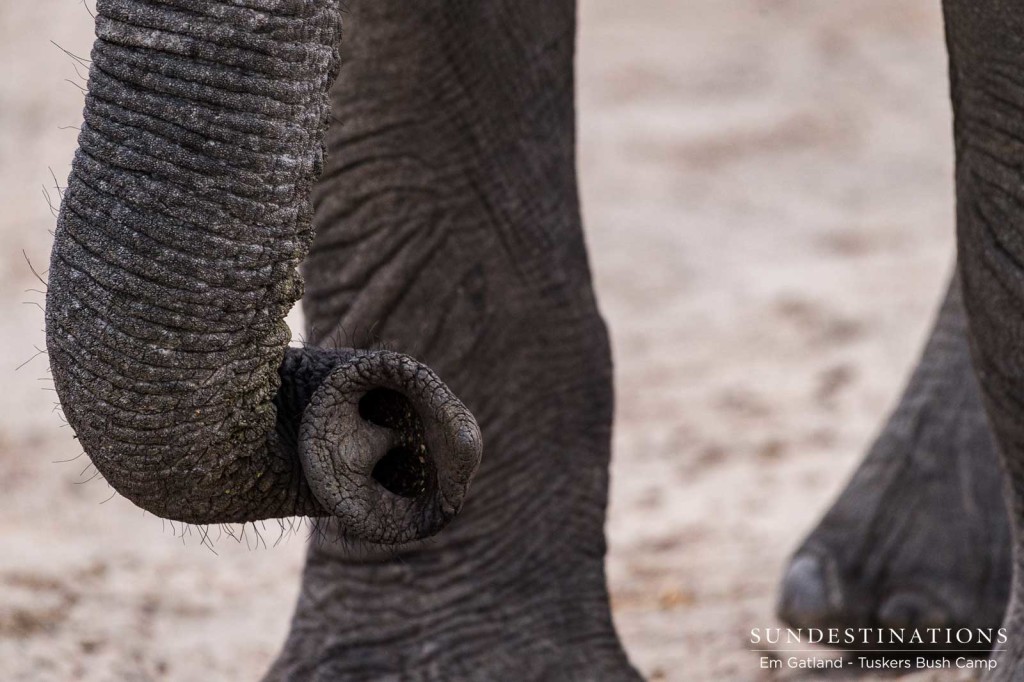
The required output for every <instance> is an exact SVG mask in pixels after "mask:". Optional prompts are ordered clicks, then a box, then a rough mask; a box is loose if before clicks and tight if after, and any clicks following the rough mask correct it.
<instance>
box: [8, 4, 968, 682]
mask: <svg viewBox="0 0 1024 682" xmlns="http://www.w3.org/2000/svg"><path fill="white" fill-rule="evenodd" d="M88 1H89V3H90V4H91V3H92V0H88ZM580 12H581V22H580V43H579V63H578V84H579V97H578V99H579V124H580V131H579V141H580V155H579V161H580V172H581V182H582V194H583V208H584V216H585V220H586V225H587V230H588V240H589V245H590V249H591V259H592V262H593V265H594V270H595V273H596V278H597V288H598V295H599V298H600V302H601V305H602V308H603V311H604V313H605V315H606V317H607V319H608V322H609V324H610V327H611V331H612V338H613V344H614V352H615V359H616V363H617V364H616V381H617V390H618V397H617V422H616V433H615V459H614V463H613V478H612V500H611V510H610V517H609V523H608V530H609V541H610V555H609V559H608V568H609V579H610V583H611V592H612V600H613V607H614V613H615V619H616V622H617V624H618V627H619V630H620V633H621V634H622V637H623V639H624V640H625V643H626V646H627V649H628V650H629V652H630V655H631V657H632V659H633V661H634V662H635V664H636V665H637V666H638V667H639V669H640V670H641V671H642V672H643V673H644V674H645V675H646V676H648V677H649V678H650V679H652V680H719V681H730V680H752V679H761V678H760V677H759V675H765V676H766V677H767V673H765V672H762V671H758V670H757V668H756V658H755V656H756V654H753V653H750V652H748V651H747V649H748V648H749V646H750V645H749V644H748V633H749V629H750V628H751V627H766V626H769V625H774V624H775V621H774V617H773V601H774V591H775V585H776V582H777V580H778V576H779V573H780V570H781V568H782V565H783V562H784V561H785V559H786V557H787V556H788V554H789V553H790V552H791V551H792V550H793V549H794V548H795V547H796V545H797V543H798V542H799V541H800V539H801V538H802V537H803V535H804V534H805V532H806V531H807V530H809V529H810V528H811V527H812V526H813V525H814V523H815V522H816V521H817V518H818V516H819V515H820V514H821V513H822V512H823V511H824V510H825V508H826V506H827V505H828V503H829V502H830V501H831V499H832V498H833V497H834V495H835V494H836V493H837V492H838V491H839V490H840V488H841V487H842V485H843V483H844V482H845V480H846V478H847V477H848V476H849V474H850V473H851V472H852V470H853V467H854V466H855V465H856V463H857V462H858V460H859V458H860V455H861V453H862V452H863V450H864V448H865V446H866V445H867V444H868V443H869V442H870V439H871V437H872V436H873V435H874V433H875V430H876V429H877V428H878V427H879V425H880V423H881V420H882V419H883V417H884V416H885V415H886V413H887V411H888V410H889V409H890V407H891V406H892V405H893V403H894V400H895V398H896V397H897V395H898V392H899V389H900V388H901V386H902V382H903V380H904V377H905V375H906V372H907V371H908V370H909V368H910V366H911V363H912V362H913V361H914V359H915V357H916V354H917V352H918V349H919V347H920V346H921V344H922V342H923V339H924V334H925V331H926V328H927V326H928V323H929V321H930V318H931V315H932V312H933V309H934V308H935V306H936V303H937V302H938V299H939V296H940V294H941V292H942V291H943V287H944V280H945V277H946V275H947V273H948V271H949V270H950V268H951V267H952V262H953V195H952V144H951V134H950V110H949V104H948V99H947V86H946V73H945V69H946V60H945V52H944V48H943V42H942V24H941V16H940V13H939V3H937V2H935V1H934V0H928V1H925V0H845V1H844V2H841V3H840V2H823V1H822V0H688V1H687V2H678V1H675V0H633V1H632V2H628V3H626V2H621V1H615V0H581V9H580ZM92 30H93V28H92V19H91V17H90V16H89V14H88V12H87V8H86V7H85V6H84V5H83V4H82V3H81V0H32V2H16V1H15V0H0V64H2V65H3V66H2V70H0V74H2V78H0V282H2V286H0V307H2V309H3V315H4V320H5V321H4V324H3V325H2V326H0V377H3V381H2V383H0V386H2V388H0V679H3V680H19V681H21V680H33V681H34V680H45V681H50V680H53V681H60V682H66V681H68V680H87V681H90V682H92V681H107V680H118V681H120V680H130V681H136V680H137V681H148V680H174V681H183V682H184V681H187V682H193V681H195V680H203V681H204V682H207V681H210V682H218V681H221V680H224V681H228V680H230V681H238V680H241V681H244V680H257V679H258V678H259V675H260V674H261V673H262V672H263V671H264V670H265V669H266V667H267V666H268V664H269V663H270V661H271V660H272V657H273V656H274V655H275V653H276V651H277V649H278V647H279V646H280V644H281V642H282V641H283V637H284V635H285V632H286V628H287V624H288V620H289V618H290V615H291V609H292V605H293V603H294V600H295V596H296V593H297V590H298V584H299V583H298V575H299V571H300V569H301V565H302V558H303V550H304V544H305V543H304V535H303V534H302V533H299V534H297V535H293V536H289V537H284V538H279V533H278V530H277V527H276V524H274V525H273V527H269V526H268V530H266V531H263V533H262V535H263V537H262V539H260V538H258V537H257V535H256V533H255V532H254V529H253V528H252V527H248V528H247V530H246V532H245V533H242V532H241V531H240V530H238V529H236V530H235V531H233V532H232V534H231V535H228V534H227V533H224V532H218V531H216V530H215V531H214V532H213V534H212V536H211V542H210V543H209V544H211V545H212V549H211V548H210V547H208V546H205V544H204V543H203V541H202V538H200V537H199V536H198V534H197V533H196V532H195V531H194V530H190V529H188V528H185V529H183V528H181V527H180V526H177V525H173V526H172V525H171V524H168V523H164V522H162V521H161V520H160V519H158V518H155V517H153V516H151V515H147V514H144V513H143V512H142V511H141V510H139V509H137V508H135V507H133V506H132V505H131V504H129V503H128V502H126V501H125V500H123V499H121V498H119V497H117V496H112V495H111V493H112V491H111V489H110V488H109V487H108V486H107V485H106V483H104V482H103V481H102V480H101V479H99V478H98V477H94V474H95V470H94V469H93V468H92V467H91V466H89V465H88V461H87V460H86V458H85V457H79V458H77V459H75V458H76V456H78V455H79V453H80V450H79V449H78V447H77V445H76V443H75V441H73V440H72V438H71V433H70V432H69V430H68V429H67V428H61V422H60V420H59V418H58V417H57V415H56V414H55V413H54V410H53V408H54V401H55V399H56V398H55V394H54V393H53V391H52V387H51V385H50V382H49V381H48V378H47V364H46V357H45V356H44V355H40V356H38V357H34V356H36V355H37V349H39V348H42V347H43V343H44V341H43V333H42V326H43V316H42V311H41V308H40V306H41V304H42V303H43V296H42V295H41V294H40V293H39V291H40V290H42V286H41V285H40V283H39V282H38V281H37V280H36V278H35V276H34V275H33V272H32V269H31V268H30V266H29V264H28V262H31V263H32V265H34V267H35V269H36V270H37V271H39V272H43V271H44V270H45V269H46V267H47V261H48V257H49V248H50V240H51V236H50V234H49V230H50V229H52V227H53V225H54V218H53V215H52V214H51V209H50V206H49V205H48V201H47V198H46V197H45V196H44V192H45V194H47V195H48V196H49V200H50V203H52V204H53V205H54V206H56V205H57V202H58V201H59V196H58V191H57V190H56V189H55V184H56V183H55V179H54V178H56V182H57V183H59V184H60V185H61V186H63V184H64V180H65V178H66V177H67V173H68V170H69V165H70V161H71V156H72V152H73V149H74V146H75V137H76V135H77V131H76V130H75V128H76V127H77V126H78V125H79V124H80V120H81V108H82V91H81V87H82V85H83V80H82V78H81V77H80V76H83V75H85V70H84V69H83V68H82V67H81V66H78V67H77V73H76V63H75V61H74V60H73V59H72V58H70V57H69V56H67V55H66V54H65V53H64V52H63V51H62V50H61V49H59V48H58V47H57V46H55V45H54V44H53V43H56V44H57V45H59V46H60V47H61V48H63V49H65V50H68V51H69V52H72V53H75V54H78V55H81V56H85V57H87V56H88V51H89V46H90V45H91V42H92ZM51 170H52V175H51ZM23 252H24V256H23ZM68 460H70V461H68ZM232 536H234V537H232ZM278 540H280V541H279V542H278ZM772 679H779V678H778V677H774V678H772ZM812 679H813V674H812ZM914 679H915V680H923V679H930V678H928V677H927V676H919V677H916V678H914ZM935 679H955V676H953V677H949V676H947V677H942V678H935Z"/></svg>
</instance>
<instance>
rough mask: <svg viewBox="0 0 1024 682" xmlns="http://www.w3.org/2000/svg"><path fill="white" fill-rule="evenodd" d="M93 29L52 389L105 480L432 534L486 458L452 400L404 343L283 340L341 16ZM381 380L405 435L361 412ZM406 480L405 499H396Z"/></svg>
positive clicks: (194, 20)
mask: <svg viewBox="0 0 1024 682" xmlns="http://www.w3.org/2000/svg"><path fill="white" fill-rule="evenodd" d="M96 33H97V41H96V43H95V46H94V48H93V51H92V59H93V65H92V68H91V70H90V74H89V89H88V95H87V97H86V106H85V112H84V118H85V122H84V124H83V126H82V132H81V135H80V136H79V149H78V151H77V153H76V155H75V160H74V164H73V167H72V172H71V176H70V177H69V180H68V189H67V192H66V194H65V198H64V202H63V205H62V207H61V213H60V218H59V221H58V227H57V232H56V237H55V241H54V248H53V254H52V258H51V267H50V281H49V291H48V294H47V309H46V322H47V346H48V349H49V353H50V360H51V366H52V368H53V376H54V379H55V383H56V387H57V391H58V394H59V396H60V398H61V403H62V406H63V408H64V412H65V414H66V415H67V418H68V421H69V423H70V424H71V426H72V427H73V428H74V429H75V432H76V434H77V436H78V438H79V439H80V440H81V442H82V445H83V447H84V448H85V451H86V452H87V453H88V455H89V457H90V458H91V459H92V461H93V463H94V464H95V465H96V468H97V469H98V470H99V471H100V472H101V473H102V474H103V475H104V476H105V477H106V479H107V480H108V482H109V483H110V484H111V485H112V486H113V487H114V488H115V489H116V490H118V491H119V492H120V493H121V494H123V495H124V496H125V497H127V498H129V499H130V500H132V501H133V502H135V503H136V504H138V505H140V506H142V507H143V508H145V509H147V510H149V511H151V512H153V513H154V514H157V515H159V516H162V517H165V518H170V519H176V520H181V521H186V522H191V523H215V522H244V521H253V520H258V519H264V518H270V517H281V516H291V515H311V516H322V515H328V514H330V515H334V516H335V517H336V518H338V519H339V522H340V526H341V531H342V532H343V533H344V534H345V535H348V536H352V537H358V538H362V539H366V540H372V541H402V540H409V539H413V538H419V537H424V536H426V535H429V534H432V533H434V532H437V531H438V530H439V529H440V528H441V527H442V526H443V525H445V524H446V523H447V522H448V520H450V519H451V517H452V516H453V515H454V513H455V512H456V511H457V510H458V509H459V507H460V506H461V503H462V499H463V497H464V495H465V492H466V489H467V486H468V484H469V480H470V478H471V477H472V475H473V472H474V471H475V468H476V464H477V462H478V460H479V455H480V438H479V433H478V430H477V428H476V425H475V422H474V420H473V418H472V416H471V415H470V414H469V413H468V412H467V411H466V409H465V407H464V406H463V405H462V403H461V402H459V400H458V399H457V398H455V396H454V395H453V394H452V393H451V391H449V390H448V388H447V387H446V386H445V385H444V384H443V383H442V382H441V381H440V379H438V377H437V375H436V374H434V373H433V372H431V371H430V370H429V369H427V368H425V367H423V366H422V365H420V364H418V363H416V362H415V361H413V360H412V359H410V358H408V357H407V356H404V355H400V354H398V353H391V352H383V351H372V352H371V351H354V350H351V349H334V348H331V349H320V348H316V347H306V348H302V349H296V348H287V349H286V346H287V343H288V340H289V336H290V334H289V331H288V328H287V326H286V325H285V323H284V316H285V314H286V313H287V312H288V310H289V308H290V307H291V306H292V305H293V304H294V302H295V301H296V299H297V298H298V297H299V296H300V295H301V292H302V280H301V278H300V277H299V274H298V272H297V267H298V265H299V262H300V261H301V260H302V258H303V257H304V256H305V255H306V253H307V251H308V248H309V244H310V241H311V240H312V228H311V225H310V218H311V215H312V210H311V206H310V202H309V193H310V190H311V188H312V186H313V183H314V181H315V180H316V178H317V177H318V176H319V174H320V172H321V170H322V168H323V135H324V131H325V129H326V123H327V118H328V113H329V102H328V90H329V87H330V85H331V83H332V82H333V80H334V78H335V76H336V74H337V68H338V53H337V43H338V40H339V37H340V16H339V8H338V6H337V3H336V2H334V0H250V1H249V2H244V3H240V2H200V1H198V0H159V1H157V0H100V1H99V3H98V4H97V20H96ZM385 387H386V388H387V389H389V390H391V391H394V392H396V393H398V394H400V396H401V400H404V401H406V403H408V405H409V414H408V415H407V417H408V418H407V419H406V420H405V421H404V422H403V423H402V424H396V425H391V426H387V425H383V426H382V425H379V424H374V423H372V422H370V421H368V420H367V419H364V418H363V417H362V416H361V415H360V414H359V411H358V409H352V406H358V404H359V402H360V400H361V399H362V396H363V395H364V394H366V393H367V392H369V391H373V390H375V389H380V388H385ZM395 443H402V444H404V446H415V447H416V448H417V450H416V452H415V457H402V456H398V455H396V454H395V453H393V452H392V450H394V444H395ZM403 452H404V451H403ZM399 454H401V453H399ZM385 458H387V459H388V462H389V464H388V465H387V466H385V467H383V468H381V469H380V470H379V471H377V470H376V469H375V463H376V462H378V461H381V460H383V459H385ZM420 460H422V462H421V461H420ZM375 471H376V474H375ZM417 472H418V473H417ZM413 473H416V475H417V476H418V477H419V479H420V480H419V483H420V485H419V486H418V487H417V489H416V490H415V491H414V492H412V491H410V490H405V489H403V490H401V491H400V492H403V493H405V494H401V495H400V494H398V493H396V492H394V490H392V489H389V488H388V487H387V486H386V485H385V483H386V482H388V481H389V480H391V479H392V478H395V477H396V476H399V475H408V476H411V475H413ZM378 474H379V475H378ZM381 477H384V482H381Z"/></svg>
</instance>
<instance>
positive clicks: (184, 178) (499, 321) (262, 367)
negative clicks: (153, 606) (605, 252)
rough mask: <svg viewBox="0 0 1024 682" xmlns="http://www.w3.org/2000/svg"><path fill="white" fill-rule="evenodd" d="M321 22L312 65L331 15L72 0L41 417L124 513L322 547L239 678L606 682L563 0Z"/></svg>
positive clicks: (608, 403)
mask: <svg viewBox="0 0 1024 682" xmlns="http://www.w3.org/2000/svg"><path fill="white" fill-rule="evenodd" d="M346 4H347V5H348V6H347V12H346V13H345V15H344V19H345V41H344V42H343V43H339V37H340V19H341V13H340V12H339V7H338V4H337V2H336V0H233V1H232V2H212V1H203V0H99V2H98V6H97V11H98V19H97V24H96V26H97V34H98V40H97V42H96V44H95V47H94V49H93V53H92V58H93V66H92V69H91V72H90V78H89V95H88V97H87V100H86V109H85V124H84V125H83V127H82V134H81V136H80V138H79V144H80V147H79V151H78V153H77V154H76V157H75V161H74V165H73V170H72V174H71V177H70V179H69V182H68V189H67V192H66V194H65V200H64V204H63V206H62V209H61V215H60V220H59V223H58V229H57V233H56V239H55V243H54V250H53V256H52V261H51V268H50V275H49V277H50V282H49V293H48V297H47V314H46V318H47V344H48V348H49V351H50V358H51V364H52V368H53V375H54V379H55V382H56V386H57V390H58V393H59V395H60V398H61V402H62V405H63V407H64V411H65V413H66V415H67V417H68V420H69V422H70V423H71V425H72V426H73V427H74V429H75V432H76V434H77V436H78V437H79V438H80V439H81V442H82V444H83V446H84V447H85V450H86V452H87V453H88V454H89V456H90V457H91V458H92V461H93V462H94V463H95V465H96V467H97V468H98V469H99V470H100V471H101V472H102V473H103V475H104V476H105V477H106V478H107V480H108V481H109V482H110V484H111V485H113V486H114V487H115V488H116V489H117V490H118V491H119V492H120V493H122V494H123V495H125V496H126V497H128V498H129V499H131V500H132V501H133V502H135V503H136V504H138V505H139V506H141V507H143V508H145V509H148V510H149V511H151V512H153V513H155V514H158V515H160V516H163V517H166V518H171V519H178V520H182V521H187V522H190V523H214V522H228V521H233V522H239V521H252V520H257V519H264V518H273V517H281V516H289V515H304V516H312V517H318V518H322V519H326V522H325V523H326V524H327V525H328V526H329V528H328V530H327V532H326V533H325V535H326V537H327V538H334V537H341V538H342V541H341V542H334V541H325V542H320V543H314V544H312V545H311V547H310V550H309V556H308V560H307V564H306V569H305V574H304V577H303V586H302V590H301V595H300V598H299V603H298V605H297V607H296V611H295V615H294V619H293V622H292V628H291V633H290V635H289V637H288V640H287V642H286V643H285V646H284V649H283V651H282V652H281V654H280V656H279V658H278V660H277V661H276V663H275V664H274V665H273V667H272V669H271V670H270V671H269V673H268V674H267V679H268V680H291V681H296V680H297V681H302V680H392V679H393V680H397V679H436V680H457V679H467V680H471V679H479V680H513V679H515V680H530V679H559V680H562V679H565V680H570V679H601V680H619V679H622V680H630V679H637V675H636V673H635V671H634V670H633V669H632V667H631V666H630V664H629V662H628V660H627V659H626V657H625V654H624V653H623V651H622V648H621V646H620V644H619V641H618V639H617V637H616V634H615V631H614V628H613V627H612V623H611V619H610V612H609V607H608V596H607V593H606V588H605V576H604V568H603V557H604V553H605V541H604V535H603V525H604V514H605V506H606V498H607V486H608V474H607V465H608V457H609V441H610V424H611V413H612V390H611V361H610V355H609V347H608V341H607V336H606V332H605V328H604V325H603V323H602V321H601V318H600V316H599V314H598V311H597V307H596V303H595V300H594V295H593V292H592V289H591V284H590V273H589V267H588V264H587V258H586V250H585V247H584V243H583V235H582V230H581V225H580V217H579V209H578V201H577V194H576V175H575V158H574V157H575V139H574V115H575V114H574V107H573V53H574V43H575V6H574V2H573V1H572V0H544V2H539V1H531V2H527V3H521V2H512V0H486V1H484V2H479V1H478V0H448V1H444V0H417V2H415V3H410V2H399V1H398V0H377V1H375V2H370V1H368V0H356V1H355V2H352V3H346ZM339 44H340V49H341V58H340V60H339V54H338V50H337V48H338V46H339ZM339 64H340V75H338V69H339ZM336 75H337V80H336V82H335V83H334V86H333V88H331V85H332V82H334V81H335V77H336ZM324 150H326V157H325V156H324V155H323V152H324ZM311 220H312V227H311ZM312 228H315V238H314V236H313V235H314V229H312ZM300 262H302V273H303V275H304V279H305V298H304V300H303V304H304V310H305V313H306V318H307V320H308V327H307V340H308V345H307V346H306V347H304V348H302V349H294V348H286V343H287V340H288V331H287V328H286V326H285V325H284V323H283V321H282V318H283V316H284V315H285V313H286V312H287V310H288V309H289V307H290V306H291V305H292V303H293V302H294V301H295V300H296V299H297V298H298V297H299V296H300V294H301V293H302V290H303V289H302V287H303V285H302V280H301V279H300V278H299V277H298V275H297V273H296V266H298V265H299V263H300ZM379 346H383V347H386V348H388V349H391V350H388V351H382V350H354V349H369V348H374V347H379ZM400 353H401V354H400ZM412 357H415V358H417V360H413V359H411V358H412ZM420 363H425V364H420ZM428 367H429V369H428ZM442 378H443V381H442ZM474 416H475V419H474ZM478 424H479V428H478V426H477V425H478ZM481 443H486V453H485V455H484V456H483V459H482V460H481V459H480V453H481ZM478 463H479V471H478V472H477V466H478ZM474 472H476V475H475V479H474ZM471 479H473V483H472V487H471V488H470V487H469V486H470V481H471ZM467 491H470V492H469V494H467ZM460 509H461V513H460V514H459V515H458V516H457V517H456V516H455V515H456V512H459V510H460ZM453 518H454V521H453V520H452V519H453ZM449 522H450V525H449V527H448V528H446V529H445V531H444V532H443V533H441V534H440V535H437V536H436V537H434V538H431V539H430V540H429V541H425V542H424V541H420V539H422V538H426V537H427V536H431V535H433V534H434V533H437V532H438V531H439V530H441V528H442V527H444V526H446V525H448V524H449Z"/></svg>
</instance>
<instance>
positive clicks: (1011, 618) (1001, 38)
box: [943, 0, 1024, 680]
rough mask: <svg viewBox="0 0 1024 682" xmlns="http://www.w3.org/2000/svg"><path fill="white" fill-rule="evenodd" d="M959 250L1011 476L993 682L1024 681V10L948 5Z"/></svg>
mask: <svg viewBox="0 0 1024 682" xmlns="http://www.w3.org/2000/svg"><path fill="white" fill-rule="evenodd" d="M943 10H944V13H945V21H946V44H947V48H948V50H949V69H950V85H951V87H950V90H951V95H952V100H953V134H954V139H955V149H956V198H957V208H956V215H957V243H958V248H959V259H960V275H961V281H962V283H963V293H964V307H965V309H966V311H967V317H968V327H969V338H970V347H971V355H972V357H973V359H974V365H975V368H976V370H977V374H978V378H979V381H980V384H981V389H982V395H983V398H984V401H985V406H986V409H987V412H988V416H989V421H990V422H991V424H992V428H993V431H994V432H995V435H996V439H997V442H998V443H999V448H1000V451H1001V453H1002V462H1003V467H1004V470H1005V472H1006V475H1007V489H1008V491H1009V503H1010V521H1011V532H1012V537H1013V555H1012V556H1013V588H1012V595H1011V598H1010V604H1009V606H1008V608H1007V614H1006V620H1005V626H1006V627H1007V629H1008V637H1009V641H1008V642H1007V644H1006V651H1005V652H1004V653H1003V654H1002V655H1001V656H999V664H998V666H997V667H996V668H995V669H994V670H993V671H991V672H990V673H989V674H988V675H987V677H986V678H985V679H986V680H1020V679H1024V238H1022V237H1024V182H1022V175H1021V168H1022V162H1024V78H1022V73H1024V5H1021V4H1020V3H1014V2H1001V1H998V0H946V1H945V2H944V3H943Z"/></svg>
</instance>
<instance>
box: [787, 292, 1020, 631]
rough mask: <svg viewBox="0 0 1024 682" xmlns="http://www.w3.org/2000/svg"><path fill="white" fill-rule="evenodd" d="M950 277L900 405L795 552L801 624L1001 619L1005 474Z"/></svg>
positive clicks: (790, 577) (794, 615) (791, 596)
mask: <svg viewBox="0 0 1024 682" xmlns="http://www.w3.org/2000/svg"><path fill="white" fill-rule="evenodd" d="M966 327H967V324H966V319H965V316H964V310H963V300H962V297H961V290H960V282H959V278H958V277H956V276H954V277H953V280H952V281H951V282H950V285H949V289H948V291H947V293H946V296H945V299H944V301H943V304H942V307H941V309H940V311H939V314H938V317H937V319H936V321H935V325H934V327H933V329H932V332H931V336H930V338H929V340H928V342H927V345H926V347H925V350H924V353H923V355H922V357H921V359H920V362H919V363H918V366H917V368H916V370H915V371H914V374H913V376H912V377H911V379H910V382H909V383H908V385H907V387H906V389H905V390H904V393H903V396H902V398H901V399H900V402H899V405H898V406H897V407H896V409H895V411H894V412H893V413H892V415H891V416H890V417H889V420H888V422H887V423H886V424H885V426H884V427H883V429H882V432H881V434H880V435H879V436H878V437H877V439H876V440H875V442H874V444H873V445H872V447H871V449H870V451H869V452H868V454H867V456H866V458H865V459H864V461H863V462H862V463H861V465H860V467H859V468H858V470H857V472H856V473H855V474H854V476H853V478H852V479H851V481H850V482H849V483H848V484H847V487H846V489H845V490H844V491H843V492H842V494H841V495H840V497H839V499H838V500H837V501H836V502H835V503H834V505H833V506H832V508H831V509H830V510H829V511H828V512H827V513H826V514H825V516H824V518H823V519H822V520H821V522H820V523H819V524H818V527H817V528H815V529H814V531H812V532H811V534H810V535H809V536H808V537H807V538H806V540H805V541H804V542H803V544H802V545H801V547H800V548H799V549H798V550H797V552H796V554H795V555H794V557H793V558H792V559H791V561H790V563H789V566H788V568H787V570H786V572H785V575H784V578H783V582H782V586H781V591H780V594H779V606H778V610H779V615H780V616H781V618H782V619H783V620H784V621H786V622H787V623H789V624H791V625H794V626H800V627H893V628H901V627H918V628H929V627H954V628H959V627H998V626H999V623H1000V622H1001V621H1002V617H1003V612H1004V610H1005V608H1006V601H1007V599H1008V596H1009V589H1010V551H1009V523H1008V519H1007V514H1006V507H1005V504H1004V502H1003V498H1002V494H1001V491H1002V475H1001V472H1000V470H999V464H998V457H997V454H996V448H995V443H994V439H993V437H992V435H991V430H990V428H989V426H988V422H987V420H986V417H985V413H984V407H983V405H982V400H981V394H980V392H979V389H978V382H977V379H976V377H975V375H974V370H973V367H972V365H971V359H970V351H969V348H968V342H967V328H966Z"/></svg>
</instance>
